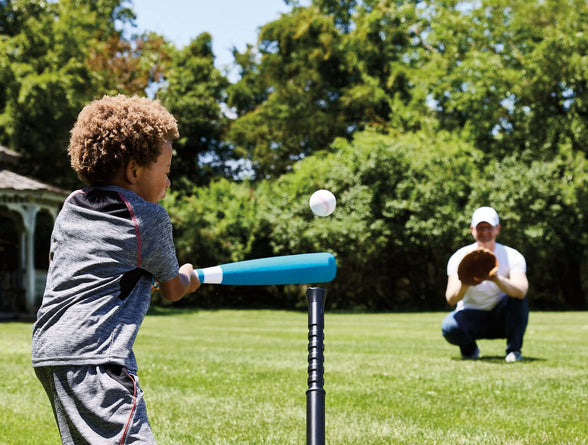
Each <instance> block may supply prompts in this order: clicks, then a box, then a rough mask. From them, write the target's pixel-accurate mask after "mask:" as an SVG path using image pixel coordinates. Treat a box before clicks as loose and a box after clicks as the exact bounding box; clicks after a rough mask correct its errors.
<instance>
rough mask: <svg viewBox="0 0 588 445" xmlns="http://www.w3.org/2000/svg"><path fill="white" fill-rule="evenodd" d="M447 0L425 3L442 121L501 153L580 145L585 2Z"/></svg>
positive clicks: (540, 152) (547, 152)
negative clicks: (476, 0)
mask: <svg viewBox="0 0 588 445" xmlns="http://www.w3.org/2000/svg"><path fill="white" fill-rule="evenodd" d="M449 3H450V4H454V5H455V7H445V8H430V10H429V12H430V13H431V14H433V15H434V18H433V19H432V21H431V29H430V36H429V37H428V41H429V45H430V46H431V47H432V48H433V49H434V50H433V51H431V53H430V62H429V66H427V67H426V71H428V72H432V73H434V75H433V76H430V77H429V84H430V87H429V88H430V89H431V93H432V96H433V98H434V99H435V100H436V101H437V102H436V110H437V112H438V115H439V119H440V121H441V124H442V126H443V127H444V128H447V129H449V130H451V131H456V130H463V131H464V133H465V134H467V135H468V136H469V138H471V140H472V141H473V142H474V143H475V144H476V146H478V147H479V148H481V149H482V150H484V151H487V152H492V153H494V154H497V155H499V156H503V155H504V154H508V153H513V152H522V151H525V150H529V151H530V152H531V153H532V155H533V156H534V157H547V158H549V157H552V156H554V155H557V153H558V151H559V148H558V147H559V146H560V145H561V144H571V146H572V147H573V149H574V150H580V151H583V152H584V153H586V144H585V141H586V139H587V136H588V134H587V130H588V128H587V126H586V112H587V104H588V102H587V99H588V90H587V89H586V78H587V70H588V59H587V58H586V54H587V50H588V33H587V31H588V29H587V27H588V20H587V19H586V17H588V4H587V3H586V2H585V1H583V0H577V1H569V2H563V3H562V2H559V1H556V0H549V1H544V2H535V1H529V0H517V1H515V2H512V1H505V0H485V1H483V2H480V4H476V5H474V6H471V7H470V8H465V9H464V8H463V7H462V8H458V7H457V4H458V2H449ZM461 6H464V5H463V2H462V3H461Z"/></svg>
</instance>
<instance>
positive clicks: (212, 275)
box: [198, 266, 223, 284]
mask: <svg viewBox="0 0 588 445" xmlns="http://www.w3.org/2000/svg"><path fill="white" fill-rule="evenodd" d="M198 272H202V274H200V273H198V278H199V279H200V282H201V283H202V284H221V283H222V282H223V270H222V269H221V267H220V266H213V267H205V268H204V269H200V270H199V271H198Z"/></svg>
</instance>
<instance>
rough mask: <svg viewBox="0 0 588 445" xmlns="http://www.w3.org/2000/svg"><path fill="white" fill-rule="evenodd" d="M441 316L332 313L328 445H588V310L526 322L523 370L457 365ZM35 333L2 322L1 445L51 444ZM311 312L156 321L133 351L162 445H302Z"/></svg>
mask: <svg viewBox="0 0 588 445" xmlns="http://www.w3.org/2000/svg"><path fill="white" fill-rule="evenodd" d="M444 315H445V314H443V313H413V314H331V313H328V312H327V313H326V314H325V390H326V392H327V395H326V437H327V443H328V444H333V445H339V444H411V445H412V444H415V445H416V444H529V445H537V444H554V445H555V444H557V445H561V444H586V443H588V313H586V312H575V313H572V312H568V313H554V312H550V313H548V312H532V313H531V318H530V321H529V327H528V329H527V335H526V336H525V347H524V349H523V354H524V355H525V357H527V358H526V360H524V361H523V362H520V363H515V364H506V363H505V362H504V348H505V341H504V340H492V341H490V340H487V341H480V342H479V346H480V349H481V351H482V358H481V359H480V360H478V361H461V360H459V351H458V349H457V348H456V347H453V346H451V345H449V344H447V343H446V342H445V340H443V338H442V337H441V333H440V324H441V320H442V319H443V317H444ZM30 332H31V324H28V323H2V324H0V339H1V340H0V373H1V376H2V377H1V379H0V444H19V445H20V444H57V443H59V437H58V435H57V428H56V426H55V424H54V420H53V417H52V413H51V410H50V407H49V405H48V402H47V400H46V397H45V394H44V392H43V390H42V388H41V385H40V383H38V382H37V381H36V379H35V377H34V373H33V371H32V369H31V366H30ZM307 334H308V326H307V314H305V313H296V312H285V311H229V310H222V311H176V310H166V311H158V313H157V315H150V316H148V317H147V318H146V320H145V323H144V325H143V327H142V329H141V332H140V333H139V338H138V340H137V344H136V347H135V352H136V354H137V359H138V361H139V367H140V369H139V377H140V380H141V386H142V388H143V390H144V391H145V398H146V400H147V409H148V412H149V415H150V421H151V425H152V428H153V430H154V432H155V435H156V437H157V438H158V443H160V444H173V445H176V444H247V445H251V444H276V445H285V444H303V443H305V441H306V394H305V393H306V389H307V381H306V379H307V363H308V362H307V354H308V351H307V345H308V338H307Z"/></svg>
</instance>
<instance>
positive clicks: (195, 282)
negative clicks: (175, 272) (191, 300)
mask: <svg viewBox="0 0 588 445" xmlns="http://www.w3.org/2000/svg"><path fill="white" fill-rule="evenodd" d="M180 273H183V274H185V275H186V276H187V277H189V278H190V284H189V285H188V288H187V289H186V293H191V292H195V291H196V290H197V289H198V288H199V287H200V280H199V279H198V275H197V274H196V272H194V266H192V264H190V263H186V264H183V265H182V266H181V267H180Z"/></svg>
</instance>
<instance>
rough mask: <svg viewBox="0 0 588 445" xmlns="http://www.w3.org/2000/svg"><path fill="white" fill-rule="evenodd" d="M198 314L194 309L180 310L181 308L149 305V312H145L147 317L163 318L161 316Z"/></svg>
mask: <svg viewBox="0 0 588 445" xmlns="http://www.w3.org/2000/svg"><path fill="white" fill-rule="evenodd" d="M197 312H199V310H198V309H194V308H182V307H173V306H170V307H165V306H155V305H151V307H150V308H149V310H148V311H147V315H149V316H163V315H178V314H184V315H185V314H195V313H197Z"/></svg>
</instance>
